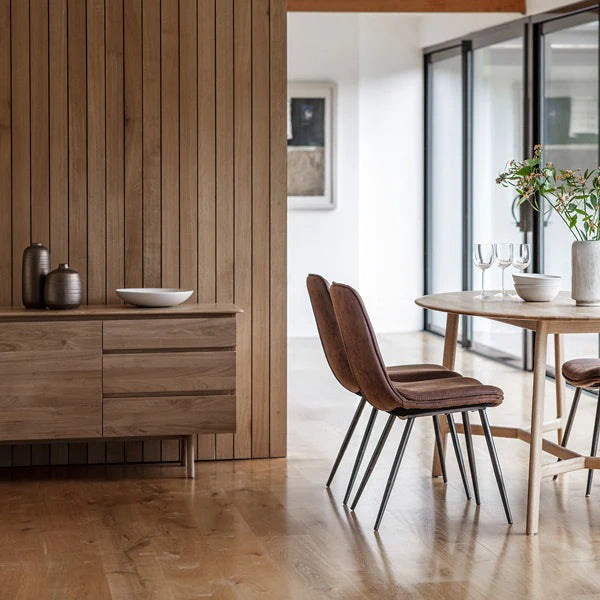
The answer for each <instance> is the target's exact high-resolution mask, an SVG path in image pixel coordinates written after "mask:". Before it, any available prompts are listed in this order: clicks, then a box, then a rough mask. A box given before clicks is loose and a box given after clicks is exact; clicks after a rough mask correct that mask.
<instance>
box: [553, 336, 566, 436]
mask: <svg viewBox="0 0 600 600" xmlns="http://www.w3.org/2000/svg"><path fill="white" fill-rule="evenodd" d="M563 362H564V358H563V347H562V339H561V336H560V334H558V333H555V334H554V372H555V381H556V418H557V419H560V422H561V424H560V427H559V428H558V430H557V435H558V443H559V444H560V443H561V442H562V437H563V425H562V421H563V415H564V410H565V380H564V379H563V376H562V364H563Z"/></svg>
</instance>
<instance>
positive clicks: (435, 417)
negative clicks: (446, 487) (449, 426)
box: [431, 415, 448, 483]
mask: <svg viewBox="0 0 600 600" xmlns="http://www.w3.org/2000/svg"><path fill="white" fill-rule="evenodd" d="M431 418H432V419H433V430H434V431H435V445H436V447H437V453H438V456H439V458H440V467H441V469H442V478H443V479H444V483H448V475H447V474H446V457H445V456H444V444H443V443H442V433H441V431H440V422H439V421H438V415H433V417H431Z"/></svg>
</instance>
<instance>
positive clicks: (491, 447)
mask: <svg viewBox="0 0 600 600" xmlns="http://www.w3.org/2000/svg"><path fill="white" fill-rule="evenodd" d="M479 416H480V418H481V426H482V427H483V433H484V435H485V441H486V442H487V447H488V451H489V453H490V458H491V460H492V466H493V467H494V475H495V476H496V483H497V484H498V490H499V491H500V497H501V498H502V504H503V505H504V513H505V514H506V520H507V521H508V522H509V524H510V525H512V522H513V520H512V514H511V512H510V506H509V504H508V496H507V495H506V488H505V487H504V478H503V477H502V470H501V469H500V461H499V460H498V454H497V453H496V444H494V438H493V437H492V430H491V429H490V423H489V421H488V418H487V413H486V412H485V409H482V410H480V411H479Z"/></svg>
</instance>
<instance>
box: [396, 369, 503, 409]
mask: <svg viewBox="0 0 600 600" xmlns="http://www.w3.org/2000/svg"><path fill="white" fill-rule="evenodd" d="M393 386H394V389H395V390H396V392H397V393H398V394H399V395H400V397H401V398H402V408H404V409H407V410H420V409H422V410H427V409H434V410H438V409H440V410H441V409H445V408H446V409H451V408H456V407H461V406H478V405H485V406H498V405H499V404H502V400H503V399H504V394H503V393H502V390H501V389H500V388H497V387H495V386H493V385H483V384H482V383H481V382H480V381H477V379H472V378H471V377H446V378H441V379H428V380H426V381H414V382H393Z"/></svg>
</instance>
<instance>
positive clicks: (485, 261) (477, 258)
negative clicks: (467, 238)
mask: <svg viewBox="0 0 600 600" xmlns="http://www.w3.org/2000/svg"><path fill="white" fill-rule="evenodd" d="M473 264H474V265H475V266H476V267H477V268H478V269H481V293H480V294H478V295H477V296H475V298H476V299H477V300H487V299H488V298H490V295H489V294H486V293H485V272H486V270H487V269H489V268H490V267H491V266H492V265H493V264H494V246H493V244H473Z"/></svg>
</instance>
